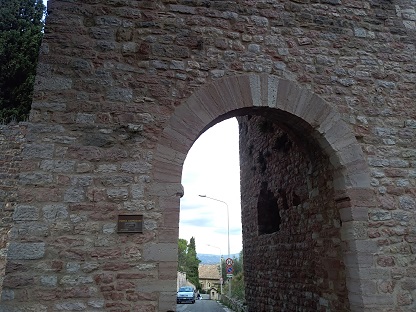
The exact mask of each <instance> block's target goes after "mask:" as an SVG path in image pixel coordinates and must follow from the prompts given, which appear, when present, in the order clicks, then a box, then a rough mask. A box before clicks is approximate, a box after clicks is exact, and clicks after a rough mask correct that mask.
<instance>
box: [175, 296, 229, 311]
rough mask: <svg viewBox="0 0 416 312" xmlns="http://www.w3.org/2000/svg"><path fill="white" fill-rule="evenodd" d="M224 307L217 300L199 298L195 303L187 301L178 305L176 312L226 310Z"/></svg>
mask: <svg viewBox="0 0 416 312" xmlns="http://www.w3.org/2000/svg"><path fill="white" fill-rule="evenodd" d="M225 311H230V310H229V309H226V308H224V307H223V306H221V305H220V304H219V303H217V302H216V301H215V300H205V299H203V300H197V301H196V302H195V303H194V304H190V303H185V304H178V305H177V306H176V312H225Z"/></svg>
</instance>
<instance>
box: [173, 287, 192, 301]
mask: <svg viewBox="0 0 416 312" xmlns="http://www.w3.org/2000/svg"><path fill="white" fill-rule="evenodd" d="M182 302H190V303H195V289H194V288H193V287H192V286H182V287H180V288H179V290H178V292H177V294H176V303H182Z"/></svg>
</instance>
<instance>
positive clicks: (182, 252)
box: [178, 237, 201, 289]
mask: <svg viewBox="0 0 416 312" xmlns="http://www.w3.org/2000/svg"><path fill="white" fill-rule="evenodd" d="M200 262H201V261H200V260H199V259H198V257H197V255H196V247H195V238H194V237H192V238H191V239H190V241H189V244H188V241H187V240H186V239H182V238H180V239H179V240H178V271H180V272H185V273H186V277H187V279H188V281H189V282H191V283H192V284H193V285H195V287H196V288H197V289H200V288H201V285H200V284H199V272H198V267H199V263H200Z"/></svg>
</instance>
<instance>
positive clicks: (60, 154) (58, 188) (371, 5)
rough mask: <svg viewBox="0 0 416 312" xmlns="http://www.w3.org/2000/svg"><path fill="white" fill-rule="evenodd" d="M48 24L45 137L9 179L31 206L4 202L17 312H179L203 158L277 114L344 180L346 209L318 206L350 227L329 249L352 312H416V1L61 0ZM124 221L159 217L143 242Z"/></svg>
mask: <svg viewBox="0 0 416 312" xmlns="http://www.w3.org/2000/svg"><path fill="white" fill-rule="evenodd" d="M48 11H49V16H48V19H47V25H46V28H45V35H44V41H43V43H42V48H41V55H40V61H39V66H38V74H37V78H36V82H35V93H34V101H33V105H32V111H31V116H30V120H29V122H28V123H26V124H25V126H24V127H27V131H24V132H23V133H24V136H23V137H22V138H21V139H22V141H21V142H22V145H19V146H16V149H14V145H13V144H11V143H5V144H3V146H4V147H6V146H7V144H10V145H9V146H10V147H11V150H10V154H7V155H12V154H14V150H15V151H16V155H17V154H20V156H19V158H16V160H19V164H18V165H13V166H12V167H10V166H9V165H8V164H7V165H6V166H4V165H2V166H1V167H0V168H1V170H2V172H1V174H2V176H5V177H9V174H10V172H11V171H10V169H12V168H13V170H15V169H16V168H17V169H18V170H17V172H16V174H17V175H16V177H17V185H18V187H17V191H16V196H15V197H14V195H13V196H12V194H11V193H10V194H4V193H2V195H1V196H2V197H5V199H2V202H4V203H5V204H3V207H2V209H3V215H2V217H3V216H5V217H6V219H3V220H6V221H10V223H8V222H6V223H8V224H7V225H6V227H4V231H3V232H2V234H3V235H2V242H3V243H2V244H3V246H4V244H5V242H6V241H7V242H8V243H9V245H8V248H7V255H8V258H7V265H6V266H7V267H8V269H7V271H6V275H5V279H4V281H3V285H2V286H3V290H2V294H3V295H2V302H1V304H0V311H2V312H3V311H7V312H15V311H19V312H20V311H36V312H44V311H53V310H58V311H59V310H61V311H71V310H79V311H89V310H92V311H94V310H105V311H113V312H116V311H117V312H118V311H141V312H154V311H161V312H166V311H168V310H174V307H175V290H176V268H177V264H176V260H177V259H176V257H177V238H178V218H179V199H180V196H181V194H183V189H182V187H181V184H180V180H181V173H182V165H183V162H184V160H185V157H186V154H187V152H188V151H189V149H190V148H191V146H192V144H193V143H194V142H195V140H196V139H197V138H198V136H199V135H200V134H201V133H202V132H203V131H205V130H206V129H207V128H209V127H210V126H211V125H213V124H214V123H216V122H218V121H220V120H222V119H225V118H228V117H232V116H237V115H259V114H260V115H261V114H265V113H266V114H269V113H270V112H271V111H272V112H273V115H274V116H275V117H276V118H277V119H276V122H277V123H278V124H279V127H282V125H285V124H286V127H287V128H288V129H285V132H287V133H292V132H293V133H294V134H295V136H294V137H302V136H300V134H301V133H303V132H302V131H304V132H305V131H306V132H309V133H310V136H309V137H308V138H309V139H308V142H315V143H314V144H315V145H314V149H313V151H316V152H317V153H318V152H320V153H321V154H322V155H325V157H327V158H328V161H329V164H328V163H324V162H323V163H321V165H322V168H325V169H322V170H321V171H319V172H320V174H321V175H322V176H320V177H317V179H316V180H314V183H315V182H316V183H318V184H319V185H321V184H320V183H321V182H322V179H326V178H328V180H327V184H325V185H322V186H321V187H322V188H323V189H326V188H327V189H328V190H330V189H331V188H333V190H334V191H333V195H332V194H331V193H330V195H331V197H330V198H327V199H326V198H320V197H319V196H318V197H316V198H317V199H319V200H321V201H324V200H325V202H326V203H328V205H329V206H326V205H325V207H326V208H327V210H325V211H326V213H327V215H325V214H323V215H322V218H323V221H325V222H329V220H336V211H339V215H340V220H341V223H340V224H341V228H340V229H339V232H337V231H338V228H337V227H336V226H335V224H333V228H332V230H331V231H330V233H328V235H326V234H325V235H326V236H325V238H327V239H328V240H329V238H332V239H335V238H336V237H337V235H340V239H341V240H342V243H343V244H342V246H344V247H345V249H343V250H342V251H343V256H342V257H343V262H344V265H345V272H346V273H345V274H346V286H347V289H348V301H349V307H350V309H351V311H383V312H384V311H386V312H387V311H389V312H390V311H392V309H393V310H394V311H395V312H396V311H408V310H410V309H414V308H415V300H414V299H415V298H416V288H415V287H414V284H415V281H416V277H415V274H414V271H415V270H416V266H415V264H414V263H415V258H414V237H415V232H414V227H415V218H414V210H415V206H416V200H415V195H414V194H415V184H416V183H415V177H416V174H415V159H416V152H415V147H414V137H415V132H416V121H415V120H416V111H415V105H414V98H415V94H416V90H415V83H414V81H415V75H416V70H415V55H416V53H415V29H416V27H415V19H416V18H415V16H416V13H415V5H414V1H413V0H393V1H387V0H380V1H375V0H369V1H338V0H331V1H328V0H296V1H290V0H282V1H279V0H267V1H263V0H258V1H256V0H239V1H237V0H235V1H232V0H231V1H203V0H153V1H113V0H96V1H81V0H79V1H76V0H75V1H58V0H50V1H49V3H48ZM279 116H280V117H279ZM295 117H296V118H295ZM287 120H290V121H293V122H291V123H287ZM285 121H286V123H285ZM21 126H23V125H21ZM1 131H2V136H3V137H10V142H13V139H12V137H13V136H9V135H8V134H7V131H9V129H8V128H2V129H1ZM3 133H4V134H3ZM292 138H293V136H292ZM296 146H300V145H299V144H297V145H296ZM3 150H5V151H7V152H8V151H9V149H8V148H5V149H3V147H2V151H3ZM314 153H315V152H314ZM305 159H306V158H305ZM306 163H307V161H306V160H304V162H303V164H306ZM266 170H268V169H267V168H266ZM330 172H332V175H330V174H329V173H330ZM288 173H289V172H288ZM290 174H292V172H290ZM297 177H299V181H302V180H301V179H300V177H302V175H301V173H299V175H298V176H297ZM10 181H11V184H12V185H16V184H15V183H16V182H15V181H13V180H10ZM279 181H280V180H279ZM279 181H276V182H273V181H269V180H268V181H267V182H268V185H267V187H268V188H269V187H274V185H273V183H274V184H276V185H277V184H278V183H277V182H279ZM279 183H280V182H279ZM296 183H298V182H296ZM2 185H4V182H3V181H2ZM257 187H258V185H257ZM3 189H4V187H3ZM260 190H261V189H257V191H256V192H259V191H260ZM265 190H266V191H265V193H264V194H266V195H268V194H269V192H267V189H265ZM273 192H274V189H273ZM13 194H14V193H13ZM289 194H292V196H293V193H289ZM320 194H321V193H320ZM257 195H258V194H257ZM272 195H273V196H276V195H277V194H275V193H273V194H271V195H270V197H272ZM321 195H322V194H321ZM297 196H299V195H297ZM256 198H257V196H256ZM6 202H11V203H14V205H13V209H14V210H13V212H12V211H5V208H8V206H5V205H6ZM334 202H335V207H336V208H334V207H333V203H334ZM243 205H246V204H245V203H243ZM279 205H280V206H281V205H282V203H279ZM313 205H315V204H314V203H313ZM313 205H312V206H313ZM280 206H279V207H280ZM313 207H315V206H313ZM334 209H335V210H334ZM295 210H296V209H295ZM289 211H290V209H289ZM332 212H333V215H331V216H330V215H329V214H330V213H332ZM4 213H6V214H4ZM120 214H140V215H143V218H144V224H143V230H144V231H143V233H142V234H133V235H127V234H120V233H117V231H116V225H117V216H118V215H120ZM266 216H267V214H266ZM292 216H293V217H294V218H295V217H298V216H299V214H298V215H296V214H293V215H292V214H291V215H290V217H292ZM7 218H8V219H7ZM287 218H289V216H287ZM266 220H267V218H266ZM281 221H284V219H282V220H281ZM262 224H263V225H265V229H263V230H262V231H264V232H268V231H269V230H268V229H267V228H268V224H267V222H263V223H262ZM324 224H325V223H324ZM283 225H284V224H283ZM283 225H282V226H283ZM316 225H318V223H316ZM247 226H249V225H247ZM250 226H251V225H250ZM9 227H10V231H9V235H8V236H7V238H6V237H5V232H6V229H9ZM282 229H284V228H282ZM252 233H257V232H256V231H255V230H254V228H253V232H252ZM338 233H339V234H338ZM266 236H267V237H271V236H273V234H271V233H270V234H266V235H265V237H266ZM247 239H248V238H247ZM272 243H273V244H274V242H272ZM245 248H248V250H250V248H253V247H252V246H250V245H247V243H245ZM336 256H338V249H336ZM334 257H335V255H334ZM335 259H337V260H336V261H338V262H339V261H340V259H339V258H336V257H335ZM318 260H319V258H318ZM319 261H321V262H322V261H323V260H322V259H321V260H319ZM258 274H265V272H258ZM276 274H280V273H279V272H276ZM316 274H317V275H316V276H323V275H324V274H325V273H324V272H317V273H316ZM331 277H332V278H333V279H334V280H336V278H338V277H333V276H331ZM324 280H325V279H324ZM325 281H327V282H328V283H329V281H330V280H329V279H328V278H327V279H326V280H325ZM308 285H310V284H308ZM341 286H342V285H341ZM328 287H330V286H327V285H324V286H323V289H328ZM249 289H250V287H249ZM268 291H269V290H268ZM321 292H322V291H321V290H320V289H317V288H315V289H313V291H312V294H313V296H316V298H317V296H320V294H321ZM341 293H342V295H341ZM252 294H253V295H254V294H256V292H255V291H253V292H252ZM299 294H300V292H299ZM256 296H257V294H256ZM302 296H305V294H301V295H300V297H299V298H303V297H302ZM337 296H339V298H343V299H342V300H344V299H345V294H344V293H343V292H342V291H341V292H339V293H337ZM314 298H315V297H314ZM322 298H323V299H328V298H327V297H325V296H322ZM249 299H250V300H252V301H255V300H257V298H249ZM259 300H260V301H262V302H263V303H264V304H266V303H265V301H264V299H262V298H261V296H260V298H259ZM314 302H315V303H316V301H314ZM326 302H327V304H328V305H331V306H333V305H334V304H335V299H333V298H329V299H328V301H325V300H323V301H322V302H320V303H319V305H320V306H325V304H326ZM267 304H270V303H267ZM279 304H280V303H279ZM293 304H294V303H293ZM346 306H347V305H346ZM346 306H345V308H347V307H346ZM392 307H393V308H392Z"/></svg>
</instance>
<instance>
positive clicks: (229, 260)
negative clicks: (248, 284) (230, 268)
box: [225, 258, 234, 265]
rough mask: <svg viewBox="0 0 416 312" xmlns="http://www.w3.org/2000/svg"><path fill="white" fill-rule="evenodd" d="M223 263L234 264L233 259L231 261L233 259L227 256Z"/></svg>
mask: <svg viewBox="0 0 416 312" xmlns="http://www.w3.org/2000/svg"><path fill="white" fill-rule="evenodd" d="M225 263H226V264H227V265H233V264H234V261H233V259H231V258H227V259H226V260H225Z"/></svg>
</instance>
